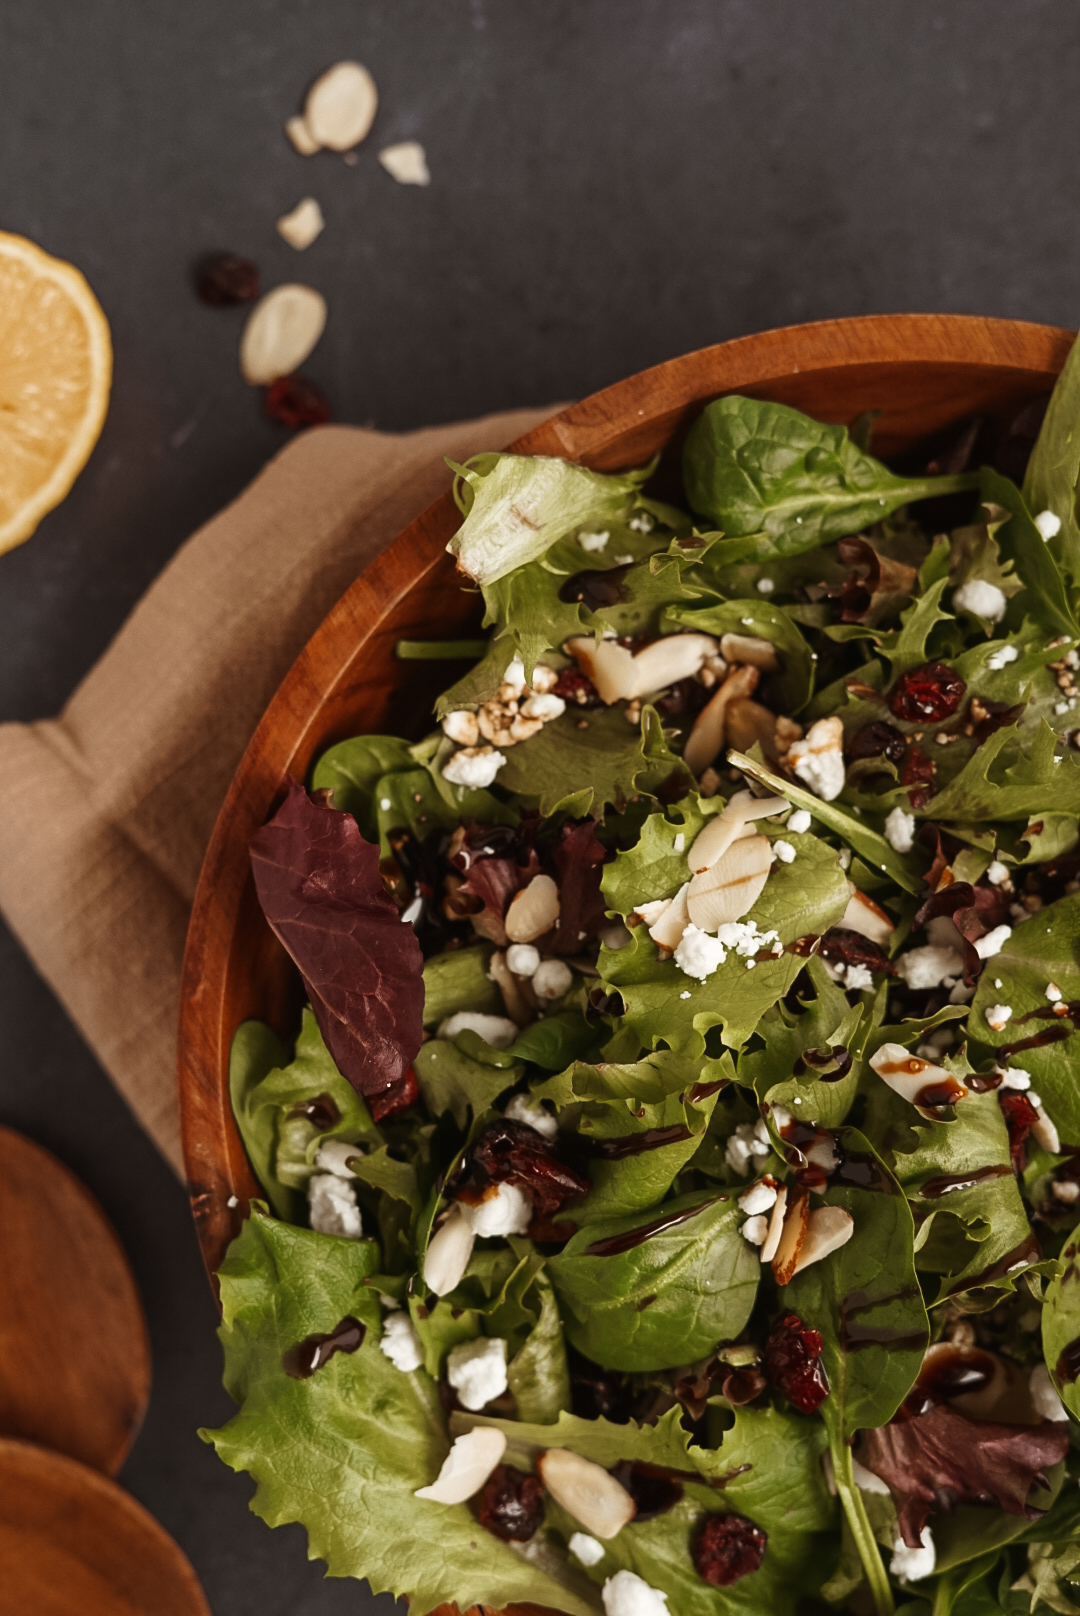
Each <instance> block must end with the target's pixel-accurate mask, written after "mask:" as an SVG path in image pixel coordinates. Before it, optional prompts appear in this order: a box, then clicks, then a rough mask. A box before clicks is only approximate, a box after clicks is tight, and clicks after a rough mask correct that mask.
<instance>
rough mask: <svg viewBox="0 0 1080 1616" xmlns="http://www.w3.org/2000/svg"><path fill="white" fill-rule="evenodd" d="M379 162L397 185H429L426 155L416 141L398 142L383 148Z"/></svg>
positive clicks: (429, 175)
mask: <svg viewBox="0 0 1080 1616" xmlns="http://www.w3.org/2000/svg"><path fill="white" fill-rule="evenodd" d="M379 162H380V163H381V164H382V166H383V167H384V168H385V170H386V172H387V173H388V174H389V175H390V178H391V179H394V180H397V182H398V184H399V185H430V184H431V172H430V170H429V168H428V165H427V153H426V152H425V150H424V148H423V146H421V144H420V142H419V141H418V140H399V141H398V142H397V144H396V145H395V146H384V147H383V149H382V151H381V152H380V153H379Z"/></svg>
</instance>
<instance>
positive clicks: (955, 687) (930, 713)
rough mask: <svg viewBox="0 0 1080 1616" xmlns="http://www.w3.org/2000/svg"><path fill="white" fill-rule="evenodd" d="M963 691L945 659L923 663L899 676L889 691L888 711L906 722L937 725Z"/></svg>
mask: <svg viewBox="0 0 1080 1616" xmlns="http://www.w3.org/2000/svg"><path fill="white" fill-rule="evenodd" d="M966 690H967V685H966V684H965V683H964V681H963V679H961V677H960V675H959V674H958V673H954V672H953V670H952V669H951V668H949V667H946V665H945V663H944V662H924V663H923V664H922V666H921V667H920V668H911V669H909V670H908V672H907V673H902V674H901V675H900V677H899V679H898V680H897V681H896V683H895V684H894V685H893V687H892V690H891V691H890V692H889V711H890V712H891V713H892V714H893V716H894V718H899V719H902V720H903V722H904V723H905V724H940V723H941V722H942V720H943V719H945V718H951V717H952V715H953V713H955V712H956V710H957V708H958V707H959V706H960V703H961V702H962V701H963V699H964V693H965V691H966Z"/></svg>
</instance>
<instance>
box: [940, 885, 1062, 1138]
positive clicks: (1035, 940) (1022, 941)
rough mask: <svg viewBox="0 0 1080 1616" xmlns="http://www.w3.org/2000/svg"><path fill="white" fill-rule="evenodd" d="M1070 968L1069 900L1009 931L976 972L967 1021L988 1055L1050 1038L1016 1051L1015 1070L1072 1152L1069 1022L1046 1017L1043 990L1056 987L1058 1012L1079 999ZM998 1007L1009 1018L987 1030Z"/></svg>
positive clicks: (1047, 1007)
mask: <svg viewBox="0 0 1080 1616" xmlns="http://www.w3.org/2000/svg"><path fill="white" fill-rule="evenodd" d="M1078 960H1080V895H1077V894H1074V895H1072V896H1071V897H1067V898H1059V899H1058V901H1057V903H1052V904H1047V905H1046V906H1045V907H1044V908H1042V909H1040V910H1039V911H1038V912H1037V913H1036V914H1034V915H1032V917H1031V919H1030V920H1025V921H1024V922H1023V923H1022V924H1021V925H1019V926H1017V927H1016V929H1015V930H1014V932H1013V934H1012V936H1011V937H1010V938H1009V939H1008V941H1007V942H1006V944H1005V946H1004V948H1003V949H1002V950H1001V952H1000V953H999V954H995V956H994V958H993V959H992V960H991V961H990V962H989V963H988V965H987V966H986V967H985V969H984V970H983V973H982V975H981V976H980V978H979V985H978V988H977V989H976V992H975V998H974V1000H973V1001H972V1005H971V1013H970V1015H969V1018H968V1032H969V1034H970V1036H971V1037H972V1038H973V1039H977V1040H978V1042H979V1043H980V1044H982V1045H988V1046H989V1047H990V1048H991V1049H1000V1048H1001V1046H1002V1045H1012V1044H1016V1043H1018V1042H1022V1041H1023V1040H1025V1039H1027V1038H1031V1037H1037V1036H1038V1035H1040V1034H1045V1033H1049V1034H1051V1038H1050V1039H1048V1041H1047V1042H1046V1043H1045V1044H1043V1045H1042V1046H1041V1047H1039V1046H1036V1047H1034V1048H1030V1049H1023V1050H1019V1051H1017V1053H1016V1056H1015V1063H1016V1065H1017V1066H1019V1067H1021V1068H1022V1069H1023V1070H1025V1071H1028V1072H1030V1073H1031V1080H1032V1085H1033V1086H1034V1087H1035V1088H1036V1090H1037V1092H1038V1094H1039V1095H1040V1097H1041V1099H1042V1102H1043V1105H1044V1106H1045V1107H1046V1110H1047V1113H1048V1114H1049V1116H1050V1117H1051V1118H1052V1119H1053V1121H1054V1122H1055V1123H1056V1125H1057V1127H1058V1130H1059V1132H1060V1134H1061V1137H1062V1139H1063V1140H1065V1141H1067V1142H1069V1143H1073V1144H1080V1040H1077V1038H1076V1035H1075V1033H1074V1032H1073V1031H1072V1027H1073V1023H1072V1020H1071V1018H1070V1017H1067V1016H1063V1017H1060V1018H1059V1017H1057V1016H1055V1015H1053V1014H1052V1011H1051V1005H1050V1002H1049V1000H1048V999H1047V997H1046V988H1047V984H1048V983H1050V982H1056V983H1057V986H1058V987H1059V988H1060V990H1061V993H1062V995H1063V999H1062V1002H1063V1003H1066V1004H1071V1003H1072V1002H1073V1001H1075V1000H1077V999H1080V963H1078ZM998 982H1000V983H1001V987H1000V988H999V987H998V986H997V983H998ZM999 1004H1000V1005H1007V1006H1009V1007H1010V1008H1011V1010H1012V1015H1011V1017H1010V1018H1009V1021H1008V1022H1007V1024H1006V1025H1005V1026H1004V1027H1002V1028H1000V1029H995V1028H993V1027H991V1026H990V1025H989V1023H988V1022H987V1020H986V1012H987V1011H988V1010H989V1009H991V1008H992V1007H993V1006H995V1005H999ZM967 1103H968V1102H967V1100H965V1101H964V1102H963V1104H964V1105H965V1106H966V1105H967Z"/></svg>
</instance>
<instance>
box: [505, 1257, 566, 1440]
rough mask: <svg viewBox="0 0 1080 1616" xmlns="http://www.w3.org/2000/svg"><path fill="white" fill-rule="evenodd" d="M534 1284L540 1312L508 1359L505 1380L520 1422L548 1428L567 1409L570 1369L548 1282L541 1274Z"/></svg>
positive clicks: (552, 1292) (556, 1308)
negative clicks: (527, 1421) (524, 1338)
mask: <svg viewBox="0 0 1080 1616" xmlns="http://www.w3.org/2000/svg"><path fill="white" fill-rule="evenodd" d="M534 1284H535V1293H536V1298H537V1300H538V1301H539V1303H540V1312H539V1315H538V1317H537V1319H536V1322H535V1323H534V1325H533V1327H532V1330H531V1331H530V1333H529V1336H528V1339H527V1340H526V1342H525V1344H524V1346H522V1347H520V1348H519V1349H518V1351H517V1352H516V1353H515V1354H514V1356H513V1357H512V1358H511V1360H510V1363H509V1365H508V1366H507V1370H506V1379H507V1383H508V1385H509V1387H510V1391H511V1392H512V1394H513V1398H514V1402H515V1403H516V1404H517V1410H518V1417H519V1419H522V1420H529V1421H533V1422H535V1423H536V1424H539V1425H549V1424H551V1423H552V1422H553V1421H555V1420H557V1419H558V1418H559V1415H560V1414H561V1413H562V1411H563V1410H564V1409H568V1408H569V1407H570V1369H569V1366H568V1364H567V1359H566V1341H565V1338H564V1335H563V1323H562V1315H561V1314H560V1312H559V1304H558V1303H557V1302H556V1300H555V1292H554V1291H553V1290H552V1288H551V1281H550V1280H549V1279H548V1277H547V1275H546V1274H545V1273H544V1272H542V1271H541V1272H540V1273H538V1274H537V1275H536V1278H535V1281H534Z"/></svg>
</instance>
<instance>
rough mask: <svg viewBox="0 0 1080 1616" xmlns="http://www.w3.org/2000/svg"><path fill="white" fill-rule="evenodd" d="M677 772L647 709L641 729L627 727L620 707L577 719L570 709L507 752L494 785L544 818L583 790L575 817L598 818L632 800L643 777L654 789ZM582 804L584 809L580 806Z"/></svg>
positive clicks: (657, 723)
mask: <svg viewBox="0 0 1080 1616" xmlns="http://www.w3.org/2000/svg"><path fill="white" fill-rule="evenodd" d="M678 768H681V764H680V762H679V759H678V758H677V757H675V756H674V755H673V754H672V753H670V752H669V751H668V749H667V743H666V741H665V740H664V734H663V730H662V728H661V725H660V721H659V719H658V718H657V716H656V714H655V712H654V711H653V709H652V708H651V707H645V708H643V709H642V714H641V723H640V725H639V724H630V723H628V722H627V720H626V717H625V714H624V711H623V709H622V708H621V707H605V708H602V709H600V710H597V711H590V712H589V713H588V715H587V716H584V717H583V716H581V714H580V711H575V710H574V709H573V708H571V709H569V710H568V711H567V712H565V713H563V715H562V717H561V718H556V719H553V720H552V721H551V723H548V724H545V725H544V727H543V729H542V730H541V731H540V733H539V734H538V735H534V736H533V738H532V740H530V741H522V742H521V744H520V745H518V746H514V747H511V748H510V750H509V751H508V752H507V753H506V762H505V763H504V764H503V766H502V768H501V769H500V770H499V785H500V786H502V787H504V788H505V789H506V790H508V791H513V792H516V793H517V795H518V796H520V797H524V798H526V799H527V800H528V801H530V802H535V803H536V805H537V807H538V808H539V810H540V812H541V813H542V814H545V815H547V814H550V813H552V812H553V811H554V809H555V808H556V807H557V806H558V804H559V803H560V802H561V801H562V800H563V799H565V798H567V797H570V796H572V795H576V794H577V793H580V792H582V791H583V790H590V789H591V792H592V795H591V797H590V798H589V799H588V801H587V802H585V799H584V797H582V798H581V799H580V801H579V802H578V804H577V807H576V817H578V818H584V817H585V816H586V815H587V814H589V813H592V814H594V815H596V816H599V815H600V814H602V812H603V810H604V808H605V807H606V806H607V805H608V804H609V803H614V804H615V805H616V806H621V805H622V804H623V803H625V802H626V801H627V800H628V798H630V797H632V796H633V795H634V791H635V788H636V787H637V786H638V783H639V781H641V780H642V777H643V776H646V777H647V778H646V782H645V783H646V788H647V781H648V777H650V776H651V775H653V774H657V775H658V779H657V783H659V780H660V779H663V778H664V777H665V776H666V775H668V774H669V773H671V772H672V771H673V770H675V769H678ZM583 802H584V806H581V804H582V803H583Z"/></svg>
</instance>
